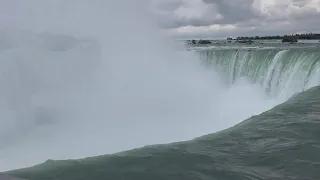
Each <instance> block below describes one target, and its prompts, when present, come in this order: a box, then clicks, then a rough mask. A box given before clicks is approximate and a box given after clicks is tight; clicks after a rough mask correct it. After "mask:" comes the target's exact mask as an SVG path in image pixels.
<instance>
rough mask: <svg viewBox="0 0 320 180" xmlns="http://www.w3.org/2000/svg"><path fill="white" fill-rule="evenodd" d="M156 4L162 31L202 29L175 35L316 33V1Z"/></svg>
mask: <svg viewBox="0 0 320 180" xmlns="http://www.w3.org/2000/svg"><path fill="white" fill-rule="evenodd" d="M157 3H158V6H157V8H158V12H157V15H158V16H157V17H158V20H159V23H160V24H161V26H162V27H164V28H166V29H172V28H181V27H188V26H193V27H203V28H204V30H203V31H192V32H189V31H188V32H185V33H184V32H179V33H177V34H178V35H189V36H233V35H235V36H237V35H251V34H257V35H260V34H261V35H263V34H266V35H267V34H270V35H273V34H284V33H296V32H311V31H312V32H316V31H318V29H319V23H318V21H319V20H318V19H319V18H320V1H315V0H283V1H274V2H272V1H268V0H237V1H234V0H166V1H164V0H162V1H161V0H159V1H158V2H157ZM157 3H156V4H157ZM210 25H220V26H224V25H232V26H234V28H232V29H228V30H226V29H223V28H222V29H221V30H219V29H210V28H209V30H205V28H208V27H206V26H210Z"/></svg>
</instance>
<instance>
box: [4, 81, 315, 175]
mask: <svg viewBox="0 0 320 180" xmlns="http://www.w3.org/2000/svg"><path fill="white" fill-rule="evenodd" d="M319 109H320V87H319V86H317V87H314V88H311V89H309V90H307V91H305V92H302V93H300V94H298V95H297V96H295V97H294V98H291V99H290V100H289V101H287V102H285V103H283V104H280V105H278V106H276V107H274V108H272V109H271V110H269V111H267V112H264V113H262V114H260V115H258V116H254V117H252V118H250V119H247V120H245V121H243V122H242V123H240V124H238V125H236V126H234V127H232V128H229V129H227V130H224V131H221V132H218V133H214V134H209V135H206V136H202V137H199V138H196V139H194V140H191V141H184V142H179V143H172V144H167V145H154V146H147V147H143V148H140V149H134V150H130V151H125V152H122V153H118V154H113V155H105V156H97V157H92V158H86V159H80V160H65V161H54V160H48V161H46V162H45V163H43V164H40V165H37V166H34V167H31V168H26V169H20V170H16V171H11V172H8V173H9V174H11V175H13V176H17V177H22V178H27V179H30V180H41V179H47V180H50V179H60V180H64V179H66V180H73V179H77V180H81V179H123V180H125V179H137V180H138V179H159V180H160V179H165V180H177V179H185V180H193V179H201V180H206V179H228V180H239V179H241V180H245V179H275V180H282V179H318V178H319V173H318V169H319V161H320V157H319V156H318V149H319V147H320V136H319V129H318V127H319V122H320V116H319Z"/></svg>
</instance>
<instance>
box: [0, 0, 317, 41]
mask: <svg viewBox="0 0 320 180" xmlns="http://www.w3.org/2000/svg"><path fill="white" fill-rule="evenodd" d="M108 3H109V5H108ZM114 4H117V5H114ZM146 4H147V5H150V6H148V7H150V9H151V12H152V13H154V15H155V17H156V19H155V20H152V21H153V22H157V24H159V25H160V27H161V28H163V29H165V30H166V31H169V32H170V33H172V34H173V35H174V36H175V37H181V38H184V37H185V38H190V37H198V38H204V37H213V38H219V37H221V38H225V37H228V36H231V37H237V36H255V35H277V34H279V35H282V34H287V33H300V32H318V31H319V28H320V20H319V18H320V0H121V1H120V0H0V28H3V27H6V26H8V25H10V26H16V27H24V28H26V27H33V29H50V30H52V31H53V30H54V29H57V28H60V29H62V28H64V29H67V28H69V29H70V28H73V29H76V31H77V32H78V31H80V30H83V29H84V27H81V28H80V27H78V26H79V25H83V24H85V25H86V27H95V26H93V25H94V23H96V24H97V22H95V21H93V20H94V19H99V18H98V17H100V18H101V17H103V18H104V22H106V23H105V24H107V25H108V24H109V26H110V27H112V26H111V25H110V24H114V25H124V24H128V23H129V22H130V23H136V22H137V21H138V19H137V18H136V19H135V17H132V16H136V15H135V14H133V13H136V14H139V13H140V11H141V9H140V10H138V9H139V8H141V7H142V6H144V5H146ZM111 5H112V6H111ZM135 6H139V8H138V7H135ZM99 9H100V11H101V13H100V12H99V13H100V14H104V15H99V13H97V12H96V11H99ZM129 11H130V12H129ZM95 15H96V16H97V17H94V16H95ZM106 18H110V19H106ZM124 18H126V19H124ZM139 18H140V17H139ZM129 19H130V20H129ZM108 21H109V22H108ZM128 21H129V22H128ZM70 22H72V23H70ZM141 23H142V21H141ZM136 24H138V23H136ZM77 25H78V26H77ZM146 26H147V25H146ZM143 28H145V27H143ZM96 29H98V28H96Z"/></svg>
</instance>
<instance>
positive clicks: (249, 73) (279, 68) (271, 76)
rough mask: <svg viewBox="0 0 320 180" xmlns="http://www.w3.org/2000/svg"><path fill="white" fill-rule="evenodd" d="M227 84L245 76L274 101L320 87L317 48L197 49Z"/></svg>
mask: <svg viewBox="0 0 320 180" xmlns="http://www.w3.org/2000/svg"><path fill="white" fill-rule="evenodd" d="M197 52H199V53H200V56H201V58H202V59H204V60H205V61H206V62H207V64H208V65H211V66H212V67H213V68H214V69H215V70H217V71H218V72H220V73H221V74H222V75H223V78H224V81H225V82H226V83H227V84H229V85H230V84H234V83H235V82H236V81H238V80H239V79H241V78H243V77H246V78H248V79H249V80H250V81H251V82H252V83H255V84H259V85H260V86H261V87H262V88H263V89H264V91H265V92H266V93H267V94H268V95H270V96H272V97H275V98H282V99H287V98H289V97H290V96H291V95H293V94H294V93H297V92H301V91H304V90H306V89H308V88H310V87H313V86H316V85H319V84H320V76H319V74H320V51H319V50H318V49H314V48H309V49H302V48H301V49H283V50H281V49H264V48H262V49H261V48H258V49H216V50H202V51H200V50H198V51H197Z"/></svg>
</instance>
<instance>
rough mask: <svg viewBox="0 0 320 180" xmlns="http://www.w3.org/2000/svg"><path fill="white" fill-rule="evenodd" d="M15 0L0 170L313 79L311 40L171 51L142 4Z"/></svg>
mask: <svg viewBox="0 0 320 180" xmlns="http://www.w3.org/2000/svg"><path fill="white" fill-rule="evenodd" d="M19 3H20V5H19V14H16V12H12V11H8V9H10V8H15V6H16V4H15V3H14V1H7V4H6V6H7V9H1V14H0V15H3V16H4V15H6V16H8V15H10V16H11V17H12V18H11V20H10V21H3V20H1V22H0V23H1V25H3V26H2V27H6V28H4V29H3V30H2V31H1V32H0V39H1V42H0V59H1V61H0V74H1V76H0V87H1V89H0V98H1V101H0V111H1V113H0V115H1V120H0V159H1V161H0V171H5V170H11V169H15V168H22V167H27V166H31V165H35V164H37V163H40V162H43V161H45V160H47V159H70V158H72V159H73V158H83V157H88V156H95V155H101V154H106V153H114V152H118V151H122V150H127V149H132V148H136V147H141V146H145V145H149V144H158V143H169V142H175V141H181V140H188V139H192V138H194V137H197V136H201V135H205V134H208V133H212V132H217V131H219V130H223V129H226V128H228V127H231V126H233V125H235V124H237V123H239V122H241V121H243V120H244V119H246V118H249V117H251V116H253V115H257V114H259V113H262V112H264V111H266V110H268V109H270V108H272V107H274V106H275V105H277V104H279V103H282V102H284V101H286V100H287V99H288V98H290V97H291V96H292V95H294V94H295V93H298V92H301V91H304V90H306V89H307V88H309V87H313V86H316V85H319V84H320V79H319V77H320V76H319V73H320V63H319V62H320V61H319V50H318V47H317V45H315V46H310V45H309V44H308V46H307V45H305V46H302V47H300V46H299V48H296V47H295V46H291V45H290V46H289V45H288V46H285V47H282V46H281V47H279V45H277V44H271V45H269V44H268V45H261V44H260V45H257V46H255V47H244V46H243V45H236V46H237V47H235V46H234V45H233V44H230V45H223V46H217V47H215V48H212V47H179V48H177V46H179V45H178V44H177V43H176V42H175V41H171V40H170V39H169V38H167V37H166V36H165V34H164V33H163V32H162V31H161V30H159V28H158V27H157V25H156V24H155V23H154V21H153V19H152V17H150V16H149V15H147V16H146V14H147V13H149V12H146V11H145V10H144V9H142V8H141V7H143V2H141V3H140V2H127V1H124V0H122V1H117V2H111V1H99V0H95V1H90V3H88V1H84V0H83V1H76V3H75V1H68V2H65V1H60V0H58V1H46V2H44V1H36V0H35V1H33V3H32V4H30V3H29V4H28V3H26V2H22V1H19ZM121 3H126V4H127V6H125V7H124V6H122V5H121ZM1 7H3V6H1ZM39 7H41V8H39ZM30 10H32V12H33V13H31V14H30V13H29V12H30ZM70 22H72V23H70ZM270 46H271V48H270ZM266 47H268V48H266ZM181 48H182V49H185V50H183V51H181ZM177 49H179V50H177ZM187 50H191V51H187Z"/></svg>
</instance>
